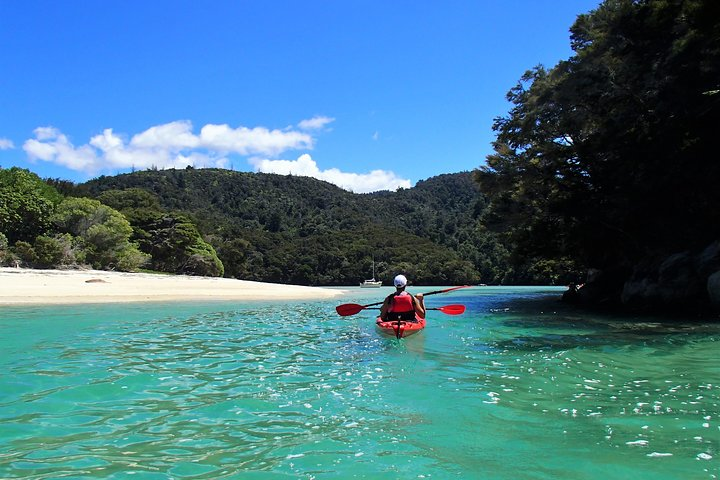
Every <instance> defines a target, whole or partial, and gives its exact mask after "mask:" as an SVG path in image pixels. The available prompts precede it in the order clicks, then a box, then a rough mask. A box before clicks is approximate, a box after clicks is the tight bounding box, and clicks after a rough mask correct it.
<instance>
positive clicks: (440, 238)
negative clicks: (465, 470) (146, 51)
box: [72, 168, 548, 285]
mask: <svg viewBox="0 0 720 480" xmlns="http://www.w3.org/2000/svg"><path fill="white" fill-rule="evenodd" d="M74 190H75V191H74V192H72V193H73V194H75V195H83V196H89V197H94V198H97V199H99V200H101V201H102V202H103V203H104V204H107V205H109V206H111V207H113V208H116V209H118V210H119V211H121V212H122V213H123V214H124V215H125V216H126V217H127V218H128V219H129V220H130V222H131V224H133V227H134V228H135V231H136V240H138V241H139V242H140V244H141V247H142V246H144V247H145V248H143V250H144V251H146V252H147V253H151V254H153V257H154V261H156V262H157V261H160V264H156V265H155V266H154V267H155V268H163V267H164V266H166V265H165V264H162V259H157V258H156V257H158V250H157V248H155V247H157V245H155V246H153V245H152V242H157V240H152V239H151V238H150V237H151V236H152V235H151V234H148V232H150V229H148V225H149V224H150V223H152V224H153V225H157V218H158V217H157V215H158V213H159V212H163V214H164V215H165V216H166V217H169V218H171V220H170V224H172V225H177V224H178V216H182V217H185V218H187V219H188V220H189V221H190V222H191V223H192V224H194V225H195V226H197V229H198V230H199V232H200V234H201V235H202V237H203V238H204V240H205V241H207V242H208V243H209V244H210V245H212V246H213V247H214V249H215V250H216V252H217V255H218V257H219V258H220V260H221V261H222V263H223V265H224V272H225V273H224V274H225V276H229V277H236V278H243V279H250V280H259V281H270V282H283V283H285V282H288V283H298V284H310V285H355V284H357V283H358V282H359V281H361V280H363V279H365V278H369V277H370V276H371V275H372V261H373V258H374V260H375V268H376V277H377V278H378V279H381V280H383V281H385V282H389V281H390V279H391V278H392V276H393V275H395V274H396V273H397V272H405V273H406V274H407V275H408V276H409V277H410V278H411V279H413V281H414V282H415V283H416V284H461V283H476V282H479V281H483V282H486V283H491V282H492V283H494V282H499V281H501V280H503V277H505V276H507V273H508V266H507V251H506V250H505V249H504V248H503V247H502V246H501V245H500V244H499V243H498V242H497V241H496V239H495V237H493V236H492V235H491V234H489V233H487V232H485V231H484V229H483V228H482V227H481V225H480V223H479V222H478V218H479V215H480V214H481V213H482V211H483V209H484V199H483V196H482V195H481V194H480V192H479V191H478V187H477V183H476V182H474V181H473V179H472V175H471V173H470V172H462V173H455V174H447V175H441V176H438V177H433V178H430V179H428V180H425V181H421V182H418V184H417V185H416V186H415V187H413V188H410V189H401V190H399V191H397V192H377V193H372V194H354V193H351V192H348V191H345V190H342V189H340V188H338V187H336V186H334V185H332V184H329V183H327V182H323V181H320V180H316V179H313V178H309V177H296V176H282V175H275V174H262V173H244V172H234V171H228V170H220V169H192V168H188V169H184V170H160V171H154V170H151V171H142V172H134V173H131V174H124V175H118V176H113V177H100V178H98V179H95V180H92V181H90V182H87V183H85V184H81V185H78V186H76V187H75V189H74ZM148 194H150V195H148ZM148 210H150V211H153V212H154V213H153V214H150V213H148ZM149 218H150V219H152V221H149V220H148V219H149ZM165 223H166V224H167V223H168V222H167V221H166V222H165ZM166 237H167V235H166V236H165V238H166ZM165 241H168V240H167V239H166V240H165ZM153 248H155V252H153ZM163 269H167V268H163ZM541 280H542V281H548V279H547V278H543V279H538V281H541Z"/></svg>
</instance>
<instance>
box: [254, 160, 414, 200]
mask: <svg viewBox="0 0 720 480" xmlns="http://www.w3.org/2000/svg"><path fill="white" fill-rule="evenodd" d="M250 163H252V164H253V165H254V167H255V171H256V172H263V173H278V174H281V175H297V176H301V177H313V178H317V179H319V180H325V181H326V182H330V183H333V184H335V185H337V186H339V187H341V188H344V189H345V190H350V191H351V192H355V193H369V192H376V191H378V190H397V189H398V188H410V187H411V184H410V180H406V179H404V178H400V177H398V176H397V175H396V174H395V173H393V172H389V171H386V170H373V171H371V172H370V173H349V172H342V171H340V170H339V169H337V168H331V169H328V170H320V168H318V166H317V163H316V162H315V160H313V159H312V157H310V155H308V154H303V155H301V156H300V157H299V158H298V159H297V160H267V159H258V158H255V159H251V160H250Z"/></svg>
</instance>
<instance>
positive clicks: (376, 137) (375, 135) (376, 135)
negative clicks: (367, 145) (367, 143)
mask: <svg viewBox="0 0 720 480" xmlns="http://www.w3.org/2000/svg"><path fill="white" fill-rule="evenodd" d="M372 139H373V140H375V141H377V140H378V139H380V132H377V131H376V132H375V133H373V134H372Z"/></svg>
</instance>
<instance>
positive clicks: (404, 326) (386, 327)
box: [375, 316, 426, 338]
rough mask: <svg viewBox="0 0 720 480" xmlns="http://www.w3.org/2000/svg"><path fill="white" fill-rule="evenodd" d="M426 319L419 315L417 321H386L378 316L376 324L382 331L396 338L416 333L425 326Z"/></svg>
mask: <svg viewBox="0 0 720 480" xmlns="http://www.w3.org/2000/svg"><path fill="white" fill-rule="evenodd" d="M425 323H426V322H425V319H424V318H420V317H418V316H416V317H415V321H414V322H413V321H406V320H389V321H387V322H384V321H383V320H382V318H380V317H378V318H377V320H376V321H375V325H376V327H377V329H378V331H379V332H380V333H382V334H383V335H387V336H390V337H395V338H405V337H409V336H410V335H414V334H416V333H418V332H420V331H422V330H423V329H424V328H425Z"/></svg>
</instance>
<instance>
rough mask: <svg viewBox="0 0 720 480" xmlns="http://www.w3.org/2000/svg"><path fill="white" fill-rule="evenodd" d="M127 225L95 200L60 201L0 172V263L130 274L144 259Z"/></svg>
mask: <svg viewBox="0 0 720 480" xmlns="http://www.w3.org/2000/svg"><path fill="white" fill-rule="evenodd" d="M132 231H133V230H132V227H131V226H130V223H129V222H128V221H127V219H126V218H125V217H124V216H123V215H122V214H121V213H120V212H118V211H117V210H114V209H112V208H110V207H108V206H106V205H103V204H102V203H100V202H98V201H97V200H92V199H89V198H72V197H67V198H64V197H63V195H62V194H60V192H58V191H57V189H56V188H55V187H53V186H52V185H51V184H49V183H48V182H45V181H43V180H41V179H40V178H39V177H38V176H37V175H35V174H34V173H31V172H29V171H28V170H23V169H19V168H15V167H14V168H10V169H7V170H4V169H0V263H2V264H15V265H19V264H25V265H29V266H33V267H44V268H52V267H58V266H77V265H90V266H92V267H95V268H112V269H118V270H136V269H138V268H139V267H140V266H142V265H143V264H144V263H145V262H146V260H147V255H144V254H142V253H141V252H140V251H138V249H137V246H136V245H135V244H133V243H131V242H130V235H131V233H132Z"/></svg>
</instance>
